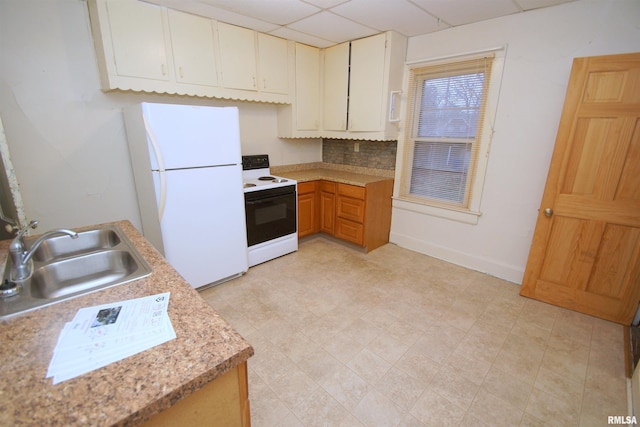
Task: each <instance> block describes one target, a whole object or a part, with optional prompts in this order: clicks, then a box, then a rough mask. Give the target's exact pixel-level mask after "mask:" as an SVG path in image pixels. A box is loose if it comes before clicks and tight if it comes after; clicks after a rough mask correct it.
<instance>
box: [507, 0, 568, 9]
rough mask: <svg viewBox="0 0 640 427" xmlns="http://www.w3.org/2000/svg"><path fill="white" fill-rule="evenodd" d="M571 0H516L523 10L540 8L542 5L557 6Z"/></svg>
mask: <svg viewBox="0 0 640 427" xmlns="http://www.w3.org/2000/svg"><path fill="white" fill-rule="evenodd" d="M571 1H573V0H515V2H516V3H518V5H520V7H521V8H522V10H531V9H539V8H541V7H548V6H555V5H558V4H562V3H568V2H571Z"/></svg>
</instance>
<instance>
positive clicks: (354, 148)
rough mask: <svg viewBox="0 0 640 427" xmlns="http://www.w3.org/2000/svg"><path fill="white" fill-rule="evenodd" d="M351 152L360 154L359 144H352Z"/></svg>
mask: <svg viewBox="0 0 640 427" xmlns="http://www.w3.org/2000/svg"><path fill="white" fill-rule="evenodd" d="M353 152H354V153H359V152H360V143H359V142H354V143H353Z"/></svg>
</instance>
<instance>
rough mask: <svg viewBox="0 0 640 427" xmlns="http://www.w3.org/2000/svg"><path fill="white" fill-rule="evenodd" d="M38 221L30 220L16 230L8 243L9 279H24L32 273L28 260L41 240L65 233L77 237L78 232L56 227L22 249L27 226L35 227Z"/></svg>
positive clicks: (73, 237)
mask: <svg viewBox="0 0 640 427" xmlns="http://www.w3.org/2000/svg"><path fill="white" fill-rule="evenodd" d="M37 226H38V221H31V222H30V223H29V225H27V226H26V227H24V228H23V229H21V230H18V234H16V237H15V238H14V239H13V240H12V241H11V243H10V244H9V254H10V256H11V264H12V265H11V275H10V280H25V279H27V278H29V276H30V275H31V273H32V271H31V270H32V266H33V265H32V264H31V263H30V262H29V261H30V260H31V256H32V255H33V253H34V252H35V251H36V250H37V249H38V248H39V247H40V245H41V244H42V242H44V241H45V240H47V239H48V238H50V237H54V236H58V235H60V234H66V235H68V236H71V238H72V239H76V238H78V233H76V232H75V231H72V230H67V229H66V228H58V229H56V230H51V231H47V232H46V233H44V234H43V235H42V236H40V238H39V239H38V240H36V242H35V243H34V244H33V245H32V246H31V248H30V249H29V250H28V251H27V250H25V249H24V235H25V234H26V232H27V231H28V230H29V228H34V229H35V228H36V227H37Z"/></svg>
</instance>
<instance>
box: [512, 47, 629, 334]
mask: <svg viewBox="0 0 640 427" xmlns="http://www.w3.org/2000/svg"><path fill="white" fill-rule="evenodd" d="M520 293H521V295H524V296H528V297H532V298H535V299H539V300H541V301H545V302H548V303H551V304H555V305H559V306H563V307H566V308H569V309H572V310H576V311H580V312H582V313H586V314H590V315H593V316H597V317H601V318H603V319H607V320H611V321H614V322H618V323H622V324H625V325H628V324H630V323H631V321H632V320H633V316H634V314H635V311H636V309H637V307H638V303H639V301H640V53H635V54H625V55H610V56H600V57H589V58H577V59H575V60H574V63H573V68H572V71H571V78H570V81H569V88H568V90H567V96H566V99H565V106H564V110H563V113H562V118H561V121H560V127H559V130H558V136H557V139H556V145H555V149H554V153H553V157H552V160H551V166H550V170H549V175H548V177H547V183H546V187H545V190H544V194H543V198H542V204H541V207H540V214H539V217H538V221H537V224H536V230H535V233H534V237H533V243H532V247H531V252H530V254H529V260H528V263H527V268H526V271H525V276H524V280H523V284H522V289H521V292H520Z"/></svg>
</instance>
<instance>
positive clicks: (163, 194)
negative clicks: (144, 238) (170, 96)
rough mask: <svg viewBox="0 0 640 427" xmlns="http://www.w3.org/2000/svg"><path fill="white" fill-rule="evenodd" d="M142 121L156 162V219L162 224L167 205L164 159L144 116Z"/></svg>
mask: <svg viewBox="0 0 640 427" xmlns="http://www.w3.org/2000/svg"><path fill="white" fill-rule="evenodd" d="M142 120H143V121H144V129H145V130H146V132H147V136H148V137H149V142H150V143H151V147H152V148H153V155H154V156H155V158H156V161H157V162H158V177H159V178H160V203H159V206H158V219H159V220H160V221H161V222H162V217H163V215H164V208H165V206H166V204H167V178H166V176H165V172H166V170H165V168H164V157H162V150H161V149H160V146H159V145H158V141H157V140H156V136H155V135H154V133H153V130H152V129H151V126H150V125H149V122H148V121H147V117H146V116H145V115H143V116H142Z"/></svg>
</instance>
